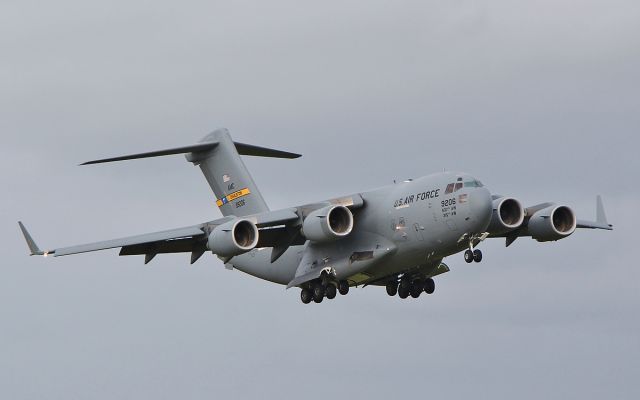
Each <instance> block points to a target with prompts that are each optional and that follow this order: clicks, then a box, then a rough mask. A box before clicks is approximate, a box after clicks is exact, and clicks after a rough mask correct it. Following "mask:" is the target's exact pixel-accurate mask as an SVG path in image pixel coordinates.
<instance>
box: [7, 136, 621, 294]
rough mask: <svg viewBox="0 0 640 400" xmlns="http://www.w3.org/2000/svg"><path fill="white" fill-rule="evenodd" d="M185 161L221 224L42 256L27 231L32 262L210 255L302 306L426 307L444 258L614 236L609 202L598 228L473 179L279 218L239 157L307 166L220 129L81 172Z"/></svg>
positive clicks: (430, 179)
mask: <svg viewBox="0 0 640 400" xmlns="http://www.w3.org/2000/svg"><path fill="white" fill-rule="evenodd" d="M174 154H184V155H185V157H186V159H187V161H189V162H191V163H193V165H195V166H198V167H199V168H200V170H201V171H202V173H203V174H204V177H205V179H206V181H207V182H208V184H209V186H210V187H211V189H212V191H213V193H214V194H215V196H216V205H217V207H218V208H219V209H220V212H221V213H222V216H223V217H222V218H220V219H216V220H214V221H209V222H204V223H201V224H198V225H193V226H187V227H182V228H177V229H170V230H166V231H162V232H155V233H147V234H143V235H138V236H131V237H126V238H120V239H114V240H108V241H103V242H97V243H90V244H83V245H78V246H72V247H62V248H56V249H52V250H45V251H43V250H40V248H39V247H38V245H37V244H36V242H35V241H34V240H33V238H32V237H31V235H30V234H29V232H28V231H27V229H26V227H25V226H24V224H23V223H22V222H18V224H19V227H20V229H21V231H22V234H23V235H24V238H25V240H26V242H27V245H28V247H29V251H30V254H31V255H39V256H45V257H46V256H55V257H60V256H66V255H71V254H78V253H86V252H93V251H98V250H105V249H114V248H119V249H120V255H121V256H130V255H144V263H145V264H148V263H149V262H151V260H153V258H154V257H156V256H157V255H158V254H167V253H190V254H191V264H193V263H195V262H196V261H198V260H199V259H200V257H202V255H203V254H204V253H207V252H211V253H212V254H214V255H217V256H218V258H219V259H221V260H222V261H223V263H224V264H225V266H226V267H227V268H228V269H238V270H240V271H242V272H245V273H247V274H249V275H253V276H255V277H257V278H260V279H264V280H266V281H270V282H274V283H277V284H281V285H285V286H286V287H287V289H288V288H292V287H298V288H300V299H301V301H302V302H303V303H304V304H309V303H311V302H314V303H321V302H322V301H323V300H324V299H325V298H326V299H334V298H335V297H336V295H337V293H340V294H341V295H346V294H347V293H348V292H349V288H350V287H359V286H362V287H368V286H384V287H385V288H386V291H387V294H388V295H389V296H396V295H398V296H399V297H400V298H402V299H406V298H408V297H409V296H411V297H412V298H418V297H420V295H421V294H422V293H426V294H432V293H434V291H435V282H434V279H433V278H434V277H436V276H439V275H442V274H444V273H446V272H449V267H448V266H447V265H446V264H445V263H444V262H443V260H444V259H445V258H446V257H450V256H452V255H454V254H457V253H460V252H462V253H463V255H464V260H465V261H466V262H467V263H472V262H476V263H478V262H481V261H482V251H481V250H480V249H478V246H479V244H480V243H481V242H483V241H484V240H486V239H488V238H503V239H505V241H506V246H507V247H508V246H509V245H511V244H512V243H513V242H514V241H515V240H516V239H518V238H519V237H531V238H532V239H535V240H537V241H538V242H549V241H557V240H561V239H564V238H567V237H568V236H570V235H571V234H573V233H574V232H575V230H576V229H578V228H586V229H604V230H612V229H613V225H611V224H609V223H608V222H607V218H606V216H605V211H604V207H603V204H602V199H601V197H600V196H598V197H597V198H596V220H595V221H585V220H578V219H577V218H576V214H575V213H574V211H573V210H572V209H571V208H570V207H568V206H566V205H557V204H554V203H543V204H539V205H534V206H531V207H524V206H523V205H522V203H521V202H520V201H519V200H518V199H516V198H514V197H506V196H502V195H497V194H491V192H490V191H489V190H488V189H487V188H486V187H485V186H484V185H483V184H482V182H480V181H479V180H478V179H476V178H475V177H473V176H471V175H469V174H467V173H462V172H442V173H435V174H431V175H427V176H424V177H421V178H418V179H412V180H406V181H404V182H399V183H395V182H394V184H392V185H389V186H386V187H382V188H379V189H376V190H372V191H367V192H359V193H354V194H350V195H346V196H343V197H339V198H333V199H329V200H323V201H319V202H316V203H311V204H305V205H301V206H296V207H290V208H285V209H281V210H275V211H271V210H270V209H269V207H268V206H267V204H266V202H265V200H264V198H263V197H262V195H261V194H260V192H259V191H258V188H257V186H256V184H255V182H254V181H253V178H252V177H251V175H250V173H249V171H248V170H247V168H246V166H245V165H244V163H243V161H242V159H241V157H240V156H241V155H244V156H257V157H272V158H284V159H294V158H298V157H300V156H301V155H300V154H295V153H290V152H286V151H281V150H275V149H271V148H266V147H260V146H254V145H250V144H245V143H239V142H234V141H233V140H232V138H231V136H230V134H229V131H228V130H227V129H218V130H216V131H214V132H212V133H210V134H209V135H207V136H205V137H204V138H203V139H202V140H201V141H200V142H198V143H197V144H195V145H191V146H185V147H178V148H172V149H166V150H159V151H153V152H147V153H139V154H132V155H127V156H121V157H114V158H106V159H100V160H95V161H89V162H86V163H83V164H81V165H91V164H100V163H107V162H114V161H123V160H133V159H141V158H148V157H158V156H167V155H174Z"/></svg>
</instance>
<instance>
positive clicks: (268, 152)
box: [80, 141, 302, 165]
mask: <svg viewBox="0 0 640 400" xmlns="http://www.w3.org/2000/svg"><path fill="white" fill-rule="evenodd" d="M233 144H234V145H235V147H236V150H237V151H238V154H240V155H243V156H255V157H271V158H289V159H292V158H299V157H302V156H301V155H300V154H296V153H290V152H288V151H282V150H276V149H270V148H268V147H260V146H254V145H252V144H246V143H239V142H233ZM217 146H218V142H217V141H204V142H202V143H198V144H194V145H191V146H184V147H175V148H172V149H165V150H157V151H150V152H146V153H138V154H130V155H126V156H119V157H110V158H103V159H100V160H93V161H87V162H84V163H82V164H80V165H92V164H102V163H108V162H114V161H125V160H137V159H140V158H151V157H161V156H170V155H174V154H186V153H203V152H206V151H210V150H213V149H214V148H216V147H217Z"/></svg>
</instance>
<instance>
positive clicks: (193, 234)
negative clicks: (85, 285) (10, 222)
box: [18, 222, 205, 257]
mask: <svg viewBox="0 0 640 400" xmlns="http://www.w3.org/2000/svg"><path fill="white" fill-rule="evenodd" d="M18 224H19V225H20V229H21V230H22V233H23V235H24V237H25V239H26V241H27V245H28V246H29V250H30V251H31V255H42V256H48V255H51V256H55V257H61V256H67V255H71V254H80V253H88V252H92V251H99V250H107V249H114V248H118V247H122V248H125V247H128V246H137V245H143V244H148V243H160V242H165V241H173V240H181V239H186V238H189V239H192V240H195V239H198V238H202V237H204V236H205V231H204V225H194V226H189V227H184V228H177V229H170V230H166V231H161V232H153V233H146V234H143V235H136V236H128V237H124V238H119V239H112V240H105V241H102V242H94V243H88V244H82V245H77V246H70V247H60V248H56V249H52V250H40V248H39V247H38V245H36V243H35V241H34V240H33V238H32V237H31V235H30V234H29V232H28V231H27V228H25V226H24V225H23V224H22V222H18Z"/></svg>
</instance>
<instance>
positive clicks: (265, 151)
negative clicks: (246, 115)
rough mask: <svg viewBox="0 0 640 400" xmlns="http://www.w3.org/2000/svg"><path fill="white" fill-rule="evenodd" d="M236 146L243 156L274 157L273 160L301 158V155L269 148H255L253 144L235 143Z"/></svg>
mask: <svg viewBox="0 0 640 400" xmlns="http://www.w3.org/2000/svg"><path fill="white" fill-rule="evenodd" d="M233 144H235V145H236V150H238V154H240V155H243V156H255V157H272V158H300V157H302V155H301V154H296V153H289V152H288V151H282V150H275V149H269V148H267V147H260V146H254V145H252V144H245V143H238V142H233Z"/></svg>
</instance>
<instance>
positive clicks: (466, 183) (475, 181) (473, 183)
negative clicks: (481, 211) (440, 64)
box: [464, 180, 482, 187]
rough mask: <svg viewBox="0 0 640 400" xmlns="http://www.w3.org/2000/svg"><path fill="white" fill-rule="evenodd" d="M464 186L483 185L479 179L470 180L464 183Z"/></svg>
mask: <svg viewBox="0 0 640 400" xmlns="http://www.w3.org/2000/svg"><path fill="white" fill-rule="evenodd" d="M464 187H482V182H480V181H478V180H473V181H468V182H465V183H464Z"/></svg>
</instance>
